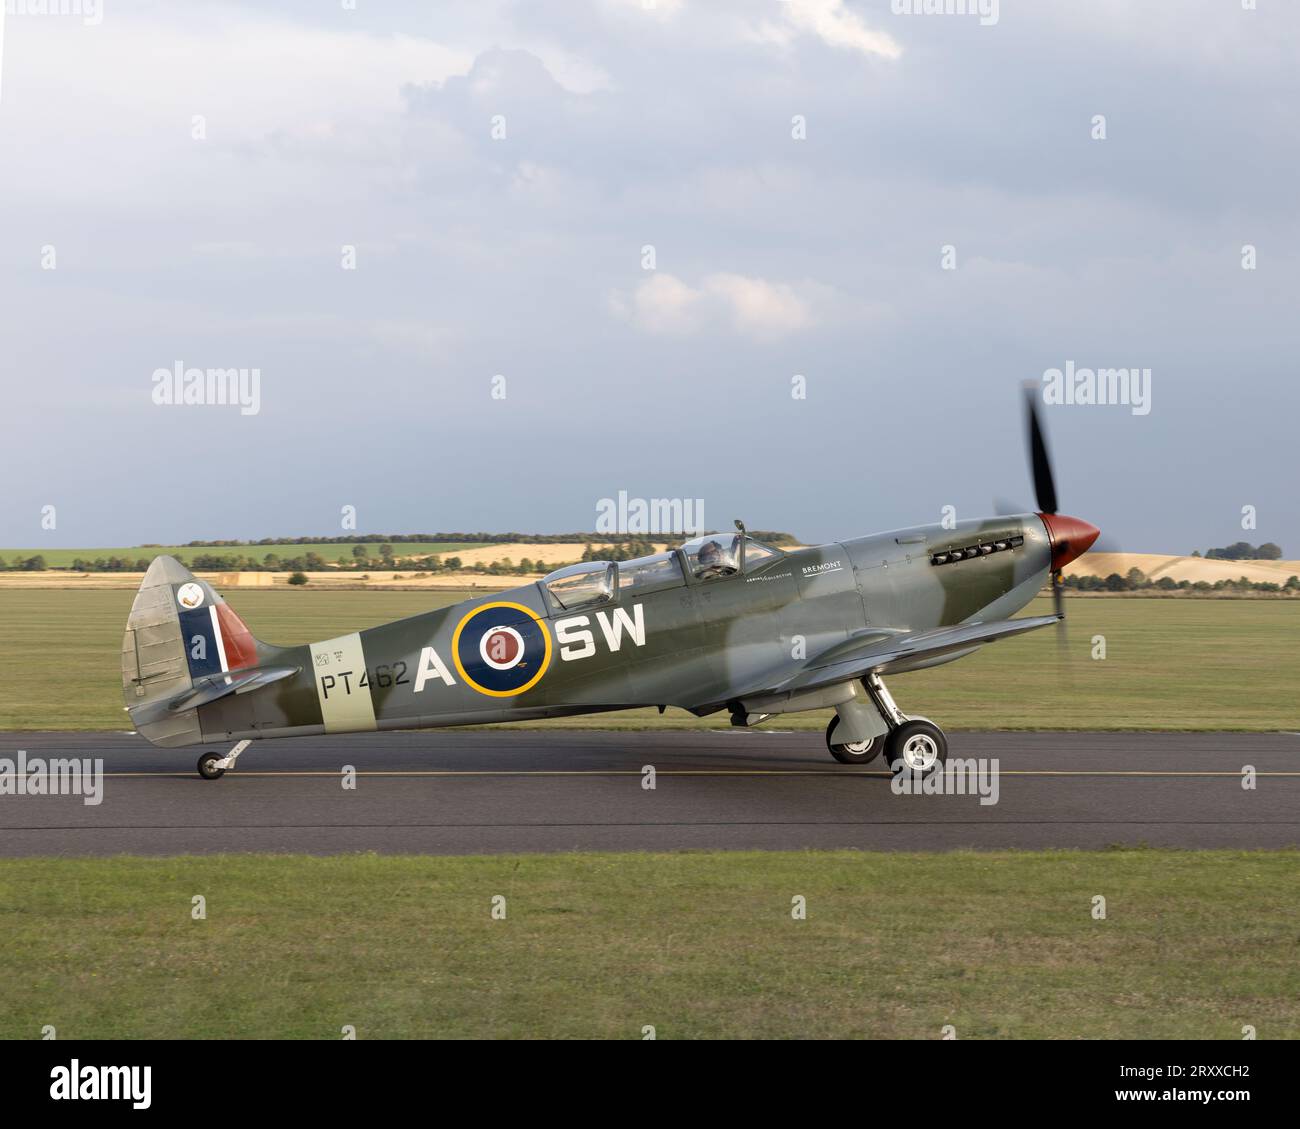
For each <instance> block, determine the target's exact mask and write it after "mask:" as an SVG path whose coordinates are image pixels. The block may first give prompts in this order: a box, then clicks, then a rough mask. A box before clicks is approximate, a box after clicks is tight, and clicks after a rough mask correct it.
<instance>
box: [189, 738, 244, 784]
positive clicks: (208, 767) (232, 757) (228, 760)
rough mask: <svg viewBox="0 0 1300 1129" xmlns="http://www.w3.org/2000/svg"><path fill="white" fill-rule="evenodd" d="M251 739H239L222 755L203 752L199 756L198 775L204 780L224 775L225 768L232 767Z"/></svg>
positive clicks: (216, 778) (219, 777)
mask: <svg viewBox="0 0 1300 1129" xmlns="http://www.w3.org/2000/svg"><path fill="white" fill-rule="evenodd" d="M250 744H252V742H251V741H240V742H239V744H238V745H236V746H235V747H234V748H233V749H231V750H230V752H228V753H227V754H226V755H225V756H224V757H223V756H222V755H221V754H220V753H204V754H203V755H202V756H201V757H199V775H200V776H201V777H203V779H204V780H219V779H221V777H223V776H225V775H226V769H228V768H234V767H235V761H237V760H238V759H239V754H240V753H242V752H243V751H244V750H245V749H247V748H248V746H249V745H250Z"/></svg>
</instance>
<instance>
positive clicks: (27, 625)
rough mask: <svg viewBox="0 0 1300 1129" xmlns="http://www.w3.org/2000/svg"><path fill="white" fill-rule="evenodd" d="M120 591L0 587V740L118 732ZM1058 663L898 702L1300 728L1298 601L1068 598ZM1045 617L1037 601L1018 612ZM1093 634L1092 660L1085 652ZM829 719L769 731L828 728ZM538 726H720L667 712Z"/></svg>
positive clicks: (420, 600)
mask: <svg viewBox="0 0 1300 1129" xmlns="http://www.w3.org/2000/svg"><path fill="white" fill-rule="evenodd" d="M467 595H468V593H466V592H463V591H452V590H446V591H434V590H426V591H421V592H359V591H344V592H323V591H311V590H308V591H282V590H274V591H257V590H249V591H236V592H234V593H233V594H232V596H231V599H232V601H233V603H234V606H235V607H236V608H237V609H238V611H239V612H240V614H241V615H242V616H243V617H244V619H245V620H246V621H247V622H248V624H249V626H250V627H251V628H252V630H253V633H254V634H255V635H257V636H259V637H261V638H263V639H267V640H271V641H273V642H276V643H301V642H307V641H309V640H312V639H324V638H330V637H331V636H335V635H340V634H343V633H345V632H349V631H356V630H359V629H360V628H364V627H369V626H372V625H374V624H377V623H382V622H385V621H386V620H391V619H396V618H399V617H401V616H407V615H414V614H416V613H418V612H421V611H427V610H428V609H430V608H434V607H440V606H442V605H443V604H448V603H453V602H455V601H457V600H461V599H464V598H465V597H466V596H467ZM132 598H133V594H132V593H131V592H127V591H70V590H54V591H49V590H18V589H9V590H5V589H0V622H3V623H4V635H3V642H2V643H0V730H14V729H117V728H123V727H124V726H125V724H126V721H127V719H126V715H125V714H124V713H123V712H122V697H121V676H120V674H119V663H120V658H119V649H120V647H121V640H122V631H123V625H124V624H125V623H126V616H127V612H128V611H129V610H130V606H131V600H132ZM1067 608H1068V615H1069V624H1070V636H1069V638H1070V651H1069V654H1070V656H1071V658H1070V661H1069V663H1068V664H1066V665H1065V666H1064V667H1063V666H1062V665H1061V664H1060V663H1058V660H1057V654H1056V642H1055V639H1054V638H1053V635H1052V632H1051V631H1050V630H1047V631H1040V632H1035V633H1033V634H1030V635H1026V636H1023V637H1020V638H1016V639H1009V640H1004V641H1002V642H999V643H995V644H992V645H991V646H988V647H985V648H984V649H983V650H982V651H980V652H979V653H978V654H975V655H972V656H971V657H969V658H966V659H962V660H960V661H958V662H955V663H950V664H948V665H946V666H942V667H938V668H936V669H934V670H929V671H921V672H918V673H916V674H909V675H906V676H900V677H898V678H895V679H893V680H892V682H891V687H892V689H893V691H894V694H895V696H896V697H897V698H898V700H899V702H900V704H901V706H902V708H903V709H904V710H908V711H910V712H913V713H919V714H924V715H926V716H927V717H932V718H934V719H935V720H937V721H939V722H940V724H942V725H944V726H946V727H949V728H958V729H959V728H973V729H1037V728H1044V729H1188V730H1192V729H1236V730H1278V729H1300V691H1298V690H1297V687H1300V645H1297V644H1298V643H1300V603H1292V602H1284V601H1279V600H1158V599H1142V600H1137V599H1133V600H1120V599H1109V600H1108V599H1082V598H1080V599H1070V600H1068V601H1067ZM1048 610H1050V609H1049V607H1048V604H1047V601H1044V600H1040V601H1037V602H1036V603H1035V604H1034V605H1033V606H1031V607H1030V608H1028V609H1026V612H1025V614H1039V613H1042V612H1046V611H1048ZM1096 635H1104V636H1105V639H1106V654H1107V657H1106V658H1105V659H1104V660H1100V661H1096V660H1093V659H1092V658H1091V657H1090V654H1091V651H1092V647H1093V643H1092V639H1093V637H1094V636H1096ZM826 716H828V715H822V714H810V715H791V716H789V717H786V718H776V719H773V721H772V722H769V723H768V724H769V725H770V726H777V727H783V728H793V727H810V728H820V727H822V726H824V725H825V718H826ZM540 724H543V725H560V726H569V727H583V726H591V727H593V728H602V729H604V728H619V727H624V728H626V727H646V728H654V727H660V726H676V727H682V726H692V727H693V726H700V725H706V724H718V725H725V724H726V717H725V715H722V716H715V717H713V718H708V719H705V720H704V721H700V720H698V719H696V718H693V717H691V716H690V715H689V714H686V713H683V712H680V711H675V710H670V711H669V712H668V713H667V714H665V715H664V716H663V717H660V716H659V715H658V713H657V712H656V711H655V710H653V709H649V710H635V711H628V712H626V713H617V714H597V715H594V716H592V717H589V718H571V719H566V720H563V721H559V722H544V723H540Z"/></svg>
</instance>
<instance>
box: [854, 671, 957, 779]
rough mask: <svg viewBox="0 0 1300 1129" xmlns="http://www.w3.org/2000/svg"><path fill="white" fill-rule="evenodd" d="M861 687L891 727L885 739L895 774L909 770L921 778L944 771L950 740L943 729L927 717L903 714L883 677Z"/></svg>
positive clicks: (867, 680)
mask: <svg viewBox="0 0 1300 1129" xmlns="http://www.w3.org/2000/svg"><path fill="white" fill-rule="evenodd" d="M862 684H863V685H864V686H865V687H866V689H867V693H868V694H869V695H870V696H871V700H872V701H873V702H874V703H875V705H876V709H878V710H879V711H880V716H881V717H882V718H884V719H885V724H886V725H888V726H889V732H888V734H886V735H885V739H884V740H885V759H886V760H888V761H889V767H890V768H891V769H893V771H894V772H901V771H902V770H904V769H907V770H908V771H910V772H912V773H914V774H916V775H918V776H929V775H930V773H932V772H936V771H939V770H940V769H942V768H943V762H944V758H945V757H946V756H947V755H948V738H947V737H945V736H944V733H943V730H942V729H940V728H939V727H938V726H937V725H935V723H934V722H933V721H931V720H930V719H929V718H928V717H908V716H907V715H906V714H905V713H903V711H902V710H900V709H899V708H898V703H897V702H895V701H894V696H893V695H892V694H891V693H890V692H889V691H888V690H887V689H886V688H885V683H884V680H883V679H882V678H881V677H880V675H878V674H869V675H867V677H866V678H864V679H863V680H862Z"/></svg>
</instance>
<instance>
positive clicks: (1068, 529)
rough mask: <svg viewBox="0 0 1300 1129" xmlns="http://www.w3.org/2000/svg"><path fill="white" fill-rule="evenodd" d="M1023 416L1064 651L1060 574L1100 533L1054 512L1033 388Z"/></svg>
mask: <svg viewBox="0 0 1300 1129" xmlns="http://www.w3.org/2000/svg"><path fill="white" fill-rule="evenodd" d="M1025 414H1026V417H1027V419H1028V422H1029V463H1030V466H1031V468H1032V469H1033V474H1034V498H1035V501H1036V502H1037V503H1038V516H1039V517H1041V518H1042V519H1043V524H1044V525H1045V526H1047V535H1048V537H1049V538H1050V539H1051V543H1052V566H1051V571H1052V606H1053V610H1054V611H1055V612H1056V614H1057V615H1058V616H1060V617H1061V630H1060V631H1059V632H1058V634H1057V639H1058V640H1059V642H1060V645H1061V646H1062V647H1064V646H1065V593H1064V591H1063V589H1062V586H1061V585H1062V576H1063V571H1062V570H1063V569H1064V568H1065V566H1066V565H1068V564H1069V563H1070V562H1071V561H1072V560H1074V559H1075V558H1076V557H1080V556H1082V555H1083V554H1084V553H1086V552H1087V551H1088V550H1089V549H1090V548H1091V547H1092V543H1093V542H1094V541H1096V540H1097V538H1098V536H1099V535H1100V533H1101V530H1099V529H1098V528H1097V527H1096V526H1095V525H1090V524H1089V523H1088V522H1086V521H1082V520H1080V519H1079V518H1077V517H1069V516H1067V515H1066V514H1063V513H1061V512H1059V510H1058V509H1057V506H1056V480H1055V479H1054V477H1053V476H1052V460H1051V457H1050V456H1049V455H1048V453H1047V439H1046V438H1045V436H1044V434H1043V423H1042V420H1041V419H1040V418H1039V415H1038V400H1037V396H1036V389H1035V386H1033V385H1030V386H1028V387H1027V388H1026V389H1025Z"/></svg>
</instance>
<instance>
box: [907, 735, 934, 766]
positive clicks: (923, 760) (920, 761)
mask: <svg viewBox="0 0 1300 1129" xmlns="http://www.w3.org/2000/svg"><path fill="white" fill-rule="evenodd" d="M938 759H939V746H938V744H937V743H936V742H935V740H934V738H933V737H931V736H930V735H929V734H928V733H914V734H912V736H911V737H909V738H908V739H907V740H906V741H905V742H904V743H903V763H904V764H905V765H907V767H908V768H910V769H911V770H912V771H913V772H925V771H926V770H927V769H929V768H931V767H932V766H933V765H934V763H935V761H937V760H938Z"/></svg>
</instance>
